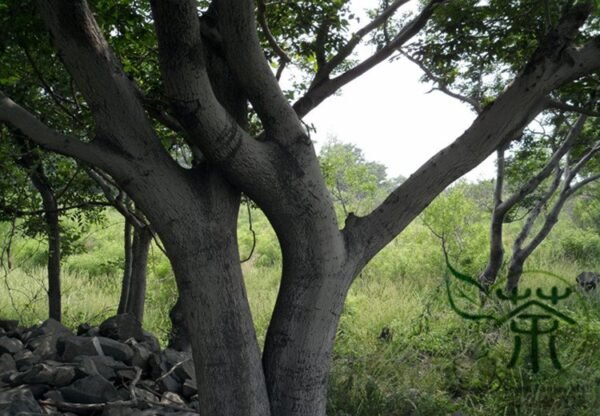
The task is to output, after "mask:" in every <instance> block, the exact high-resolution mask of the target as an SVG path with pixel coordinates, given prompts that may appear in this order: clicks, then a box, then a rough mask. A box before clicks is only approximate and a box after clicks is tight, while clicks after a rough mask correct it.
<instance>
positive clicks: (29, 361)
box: [13, 349, 42, 371]
mask: <svg viewBox="0 0 600 416" xmlns="http://www.w3.org/2000/svg"><path fill="white" fill-rule="evenodd" d="M13 358H14V359H15V363H16V365H17V370H19V371H25V370H27V369H30V368H31V367H33V366H34V365H35V364H37V363H39V362H40V361H41V360H42V358H41V357H40V356H39V355H35V354H34V353H32V352H31V351H29V350H26V349H24V350H21V351H19V352H18V353H16V354H15V355H14V356H13Z"/></svg>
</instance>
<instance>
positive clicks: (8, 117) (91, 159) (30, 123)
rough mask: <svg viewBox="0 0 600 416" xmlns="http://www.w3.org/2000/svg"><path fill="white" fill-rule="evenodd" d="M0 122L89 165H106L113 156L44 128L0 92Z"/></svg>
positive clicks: (45, 145)
mask: <svg viewBox="0 0 600 416" xmlns="http://www.w3.org/2000/svg"><path fill="white" fill-rule="evenodd" d="M0 121H3V122H5V123H8V124H10V125H12V126H13V127H15V128H17V129H19V130H20V131H22V132H23V134H25V135H26V136H27V137H28V138H30V139H31V140H32V141H34V142H35V143H37V144H39V145H40V146H42V147H44V148H45V149H48V150H52V151H54V152H56V153H60V154H62V155H65V156H70V157H74V158H76V159H79V160H83V161H85V162H87V163H90V164H95V165H98V164H102V163H107V162H108V161H109V160H111V159H114V157H115V156H114V155H113V154H112V153H111V152H109V151H107V150H105V149H103V148H101V147H100V146H98V145H97V144H96V143H84V142H82V141H80V140H79V139H77V138H76V137H73V136H70V135H67V134H63V133H60V132H58V131H56V130H53V129H51V128H49V127H48V126H46V125H45V124H44V123H42V122H41V121H39V120H38V119H37V118H36V117H35V116H34V115H33V114H31V113H30V112H29V111H27V110H25V109H24V108H23V107H21V106H20V105H18V104H17V103H15V102H14V101H13V100H11V99H10V98H9V97H7V96H6V95H4V93H3V92H2V91H0Z"/></svg>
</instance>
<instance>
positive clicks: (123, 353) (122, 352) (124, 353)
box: [98, 337, 133, 364]
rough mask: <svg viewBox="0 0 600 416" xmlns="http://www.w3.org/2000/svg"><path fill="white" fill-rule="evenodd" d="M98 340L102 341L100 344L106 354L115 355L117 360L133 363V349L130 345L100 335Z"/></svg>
mask: <svg viewBox="0 0 600 416" xmlns="http://www.w3.org/2000/svg"><path fill="white" fill-rule="evenodd" d="M98 341H100V346H101V347H102V351H104V354H105V355H108V356H110V357H113V358H114V359H115V360H117V361H123V362H124V363H127V364H131V359H132V358H133V350H132V349H131V347H130V346H129V345H126V344H123V343H121V342H118V341H115V340H114V339H110V338H104V337H98Z"/></svg>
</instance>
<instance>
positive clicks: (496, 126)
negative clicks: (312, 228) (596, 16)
mask: <svg viewBox="0 0 600 416" xmlns="http://www.w3.org/2000/svg"><path fill="white" fill-rule="evenodd" d="M573 9H577V10H576V11H575V12H573V10H572V11H571V13H570V14H569V15H568V16H567V17H566V18H564V19H563V20H562V22H561V24H559V27H558V28H557V30H556V31H555V32H552V33H550V34H549V35H548V36H547V37H546V38H545V39H543V40H542V41H541V43H540V46H539V47H538V49H537V50H536V51H535V52H534V54H533V56H532V58H531V59H530V61H529V63H528V64H527V65H526V66H525V68H524V69H523V70H522V71H521V72H520V73H519V74H518V75H517V77H516V78H515V80H514V81H513V82H512V84H510V85H509V86H508V87H507V88H506V89H505V91H504V92H503V93H502V94H501V95H500V96H499V97H498V98H497V99H496V100H495V102H494V103H492V104H491V105H488V106H487V107H486V109H485V110H484V111H483V112H482V113H481V114H480V115H479V116H478V117H477V119H476V120H475V121H474V122H473V124H472V125H471V127H469V129H467V130H466V131H465V132H464V133H463V134H462V135H461V136H460V137H459V138H458V139H456V140H455V141H454V143H452V144H451V145H450V146H448V147H446V148H445V149H443V150H441V151H440V152H438V153H437V154H436V155H435V156H433V157H432V158H431V159H430V160H429V161H428V162H426V163H425V164H424V165H423V166H421V167H420V168H419V169H418V170H417V171H416V172H415V173H414V174H413V175H412V176H411V177H410V178H408V179H407V180H406V181H405V182H404V183H403V184H402V185H401V186H399V187H398V188H397V189H396V190H395V191H394V192H392V194H391V195H390V196H389V197H388V198H386V200H385V201H384V202H383V203H382V204H381V205H380V206H379V207H377V208H376V209H375V210H374V211H373V212H372V213H370V214H369V215H367V216H365V217H362V218H358V217H355V216H350V217H349V218H348V219H347V221H346V227H345V229H344V235H345V237H346V240H347V242H348V245H349V250H350V251H351V253H352V254H351V255H352V256H356V258H357V267H362V266H364V265H365V264H366V263H367V262H368V261H369V260H370V259H371V258H372V257H373V256H374V255H375V254H376V253H377V252H378V251H379V250H381V249H382V248H383V247H384V246H385V245H386V244H387V243H389V242H390V241H391V240H392V239H393V238H394V237H395V236H397V235H398V234H399V233H400V232H401V231H402V230H403V229H404V228H405V227H406V226H407V225H408V224H409V223H410V222H411V221H412V220H413V219H414V218H415V216H416V215H417V214H418V213H419V212H421V211H422V210H423V209H424V208H425V207H426V206H427V205H428V204H429V203H430V202H431V201H432V200H433V199H434V198H435V197H436V196H437V195H438V194H439V193H440V192H441V191H442V190H443V189H445V188H446V186H448V185H449V184H450V183H452V182H453V181H454V180H456V179H458V178H459V177H461V176H462V175H464V174H465V173H467V172H468V171H469V170H471V169H472V168H474V167H475V166H477V165H478V164H479V163H480V162H481V161H483V160H484V159H485V158H486V157H487V156H488V155H489V154H490V153H492V152H493V151H494V150H495V149H496V148H497V147H498V146H499V145H500V144H502V143H503V141H505V140H506V139H507V138H513V137H515V135H516V134H517V133H518V132H520V131H521V130H522V129H523V128H524V127H525V126H526V125H527V124H528V123H529V122H530V121H531V120H532V119H533V118H534V117H535V116H536V115H537V114H539V112H540V111H541V110H542V109H543V107H544V104H545V98H546V96H547V95H548V94H549V93H550V92H551V91H552V90H554V89H555V88H557V87H559V86H560V85H563V84H565V83H567V82H569V81H571V80H573V79H576V78H578V77H580V76H582V75H585V74H587V73H591V72H593V71H594V70H597V69H599V68H600V53H597V52H600V41H598V40H594V41H592V42H590V43H588V44H587V45H586V46H585V47H584V48H582V49H581V50H579V51H574V50H571V49H569V45H570V42H571V41H572V39H574V38H575V36H576V34H577V32H578V28H579V27H580V26H581V25H582V24H583V23H584V22H585V20H586V18H587V16H589V13H590V12H591V8H590V4H589V3H587V4H581V5H576V6H574V7H573ZM566 54H568V56H569V59H565V58H566V57H565V55H566Z"/></svg>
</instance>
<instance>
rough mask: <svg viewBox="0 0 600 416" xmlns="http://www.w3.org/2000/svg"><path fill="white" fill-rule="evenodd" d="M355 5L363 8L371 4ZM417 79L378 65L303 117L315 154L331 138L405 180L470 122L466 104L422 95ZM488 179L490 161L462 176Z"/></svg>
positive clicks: (397, 65) (399, 65)
mask: <svg viewBox="0 0 600 416" xmlns="http://www.w3.org/2000/svg"><path fill="white" fill-rule="evenodd" d="M360 3H361V6H363V4H364V6H365V7H367V3H373V1H372V0H367V1H365V0H361V2H360ZM413 3H414V2H413ZM400 12H402V10H401V11H400ZM361 55H362V54H361ZM421 75H422V72H421V70H420V69H419V68H418V67H417V66H416V65H415V64H413V63H411V62H409V61H408V60H406V59H399V60H395V61H394V62H391V63H390V62H387V61H386V62H382V63H381V64H379V65H378V66H376V67H375V68H373V69H371V70H370V71H369V72H367V73H366V74H364V75H363V76H361V77H359V78H358V79H356V80H354V81H353V82H351V83H350V84H348V85H347V86H346V87H344V88H343V89H342V91H341V94H340V95H338V96H334V97H331V98H329V99H328V100H326V101H325V102H323V103H322V104H321V105H320V106H319V107H317V108H316V109H315V110H313V112H311V113H310V114H309V115H308V116H306V117H305V121H306V122H307V123H312V124H314V125H315V127H316V129H317V132H316V133H315V134H313V136H312V139H313V140H315V141H316V142H317V143H316V145H317V150H318V149H319V148H320V146H322V145H323V144H324V143H326V142H327V141H328V139H329V138H330V137H336V138H337V139H338V140H339V141H341V142H344V143H353V144H355V145H356V146H358V147H359V148H360V149H362V150H363V152H364V154H365V157H366V159H367V160H369V161H376V162H379V163H382V164H384V165H385V166H387V168H388V176H390V177H394V176H398V175H404V176H406V177H408V176H410V174H411V173H412V172H414V171H415V170H416V169H417V168H418V167H419V166H421V165H422V164H423V163H425V162H426V161H427V160H428V159H429V158H430V157H431V156H433V155H434V154H435V153H437V152H438V151H439V150H441V149H442V148H443V147H445V146H447V145H449V144H450V143H451V142H452V141H454V140H455V139H456V138H457V137H458V136H459V135H460V134H461V133H462V132H464V131H465V130H466V129H467V128H468V127H469V125H470V124H471V122H472V121H473V120H474V118H475V114H474V113H473V112H472V111H470V110H469V108H468V106H467V105H466V104H463V103H461V102H459V101H457V100H455V99H453V98H450V97H448V96H446V95H444V94H443V93H441V92H439V91H434V92H432V93H430V94H427V92H428V91H429V90H430V89H431V85H427V84H424V83H421V82H420V81H419V78H420V77H421ZM493 176H494V157H493V156H492V157H490V158H488V159H487V160H486V161H485V162H483V163H482V164H481V165H480V166H478V167H477V168H475V169H473V170H472V171H471V172H469V173H468V174H467V175H466V177H467V178H468V179H469V180H477V179H487V178H492V177H493Z"/></svg>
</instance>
